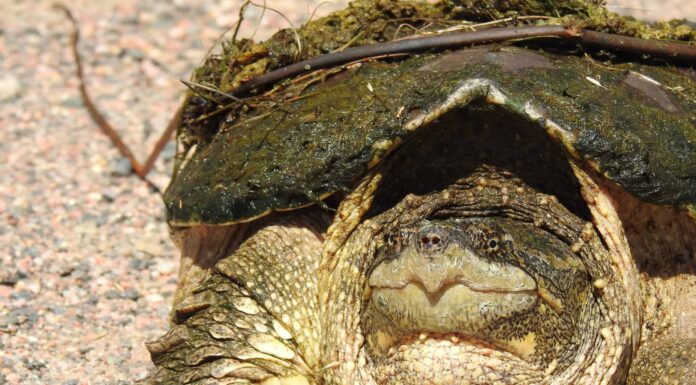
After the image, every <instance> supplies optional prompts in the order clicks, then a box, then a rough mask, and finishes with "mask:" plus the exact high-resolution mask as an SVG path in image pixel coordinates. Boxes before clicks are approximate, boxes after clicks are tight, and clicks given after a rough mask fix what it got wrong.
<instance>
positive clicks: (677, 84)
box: [165, 45, 696, 226]
mask: <svg viewBox="0 0 696 385" xmlns="http://www.w3.org/2000/svg"><path fill="white" fill-rule="evenodd" d="M690 71H691V72H690ZM472 103H473V104H476V103H487V104H490V105H494V106H498V107H499V108H502V109H504V110H506V111H508V112H511V113H513V114H514V115H515V116H518V117H519V119H525V120H528V121H531V122H534V123H535V124H536V125H538V127H539V129H540V130H544V131H545V132H546V133H548V135H550V136H551V137H552V138H553V139H554V140H556V141H558V142H559V143H561V144H562V147H563V148H564V149H565V150H566V151H567V154H568V156H572V157H575V158H577V159H582V160H584V161H585V162H586V163H587V164H589V165H590V166H591V167H593V168H594V169H595V170H597V171H598V172H600V173H601V174H602V175H604V176H605V177H606V178H608V179H610V180H612V181H614V182H616V183H617V184H619V185H620V186H622V187H623V188H624V189H625V190H626V191H628V192H629V193H631V194H632V195H634V196H635V197H637V198H639V199H642V200H644V201H647V202H650V203H655V204H663V205H675V206H682V207H690V208H691V209H693V208H694V207H696V113H695V112H694V111H696V85H695V84H694V73H693V71H692V70H685V69H678V68H674V67H667V66H665V67H659V66H652V65H647V64H637V63H624V64H620V65H613V66H608V65H603V64H598V63H596V62H594V61H592V60H591V59H588V58H586V57H582V56H576V55H565V54H555V53H549V52H541V51H538V50H531V49H525V48H520V47H516V46H506V45H503V46H501V45H495V46H481V47H475V48H466V49H461V50H457V51H450V52H445V53H439V54H421V55H416V56H411V57H409V58H407V59H403V60H400V61H391V62H384V61H374V62H369V63H363V64H361V65H354V66H352V67H349V68H346V69H345V70H344V71H343V72H341V73H339V74H338V75H334V76H333V77H331V78H329V79H328V80H327V81H325V82H323V83H321V84H316V85H313V86H311V87H309V88H307V89H306V90H305V91H304V93H303V96H302V97H301V98H296V100H294V101H286V102H282V103H280V104H279V105H277V106H276V107H275V108H273V109H271V110H265V111H261V110H259V111H252V112H251V113H250V114H249V115H248V116H247V117H245V118H244V121H240V122H235V123H234V125H229V126H227V127H225V126H223V127H222V128H221V130H220V131H219V132H218V133H217V134H216V136H215V137H214V139H213V140H212V141H211V142H210V143H209V144H206V145H205V146H202V147H199V148H197V149H196V151H195V153H194V154H193V155H192V156H191V157H190V159H188V161H187V163H186V164H185V166H183V167H182V168H181V169H180V170H179V172H178V173H177V175H176V177H175V179H174V180H173V181H172V183H171V185H170V186H169V188H168V190H167V191H166V194H165V204H166V209H167V215H168V220H169V222H170V223H171V224H172V225H177V226H187V225H193V224H199V223H205V224H230V223H237V222H244V221H249V220H252V219H254V218H258V217H260V216H263V215H265V214H267V213H270V212H273V211H279V210H290V209H295V208H299V207H303V206H307V205H310V204H313V203H316V202H318V201H319V200H320V199H322V198H324V197H326V196H328V195H330V194H332V193H334V192H336V191H339V190H346V189H349V188H350V187H351V186H352V185H353V183H355V181H356V180H357V179H358V178H359V177H360V176H361V175H363V174H364V173H365V172H366V171H367V170H369V169H370V168H372V167H374V166H376V165H377V164H378V163H379V162H380V160H381V159H383V158H384V156H385V155H386V154H388V153H389V152H390V151H391V150H393V149H395V148H396V147H397V146H398V145H399V143H401V142H402V141H403V140H405V139H407V138H408V137H409V136H410V135H412V134H413V132H414V131H416V130H418V129H420V128H422V127H424V126H426V125H427V124H428V123H430V122H432V121H434V120H436V119H438V118H439V117H440V116H442V115H443V114H445V113H447V112H449V111H452V110H455V109H461V108H467V106H468V105H470V104H472Z"/></svg>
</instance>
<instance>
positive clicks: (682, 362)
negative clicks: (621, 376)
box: [626, 338, 696, 385]
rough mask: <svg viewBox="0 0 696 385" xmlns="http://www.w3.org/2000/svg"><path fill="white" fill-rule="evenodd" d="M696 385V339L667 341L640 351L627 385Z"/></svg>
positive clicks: (658, 342)
mask: <svg viewBox="0 0 696 385" xmlns="http://www.w3.org/2000/svg"><path fill="white" fill-rule="evenodd" d="M655 384H665V385H692V384H696V338H665V339H661V340H659V341H655V342H653V343H649V344H646V345H644V346H642V347H641V348H640V351H639V352H638V356H637V357H636V360H635V361H634V362H633V364H632V365H631V370H630V372H629V375H628V381H627V382H626V385H655Z"/></svg>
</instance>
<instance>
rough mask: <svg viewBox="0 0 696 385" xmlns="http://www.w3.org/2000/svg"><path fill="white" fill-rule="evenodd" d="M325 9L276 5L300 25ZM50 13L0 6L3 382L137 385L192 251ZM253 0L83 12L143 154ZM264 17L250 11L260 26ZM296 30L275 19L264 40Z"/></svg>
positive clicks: (76, 5) (107, 3) (121, 115)
mask: <svg viewBox="0 0 696 385" xmlns="http://www.w3.org/2000/svg"><path fill="white" fill-rule="evenodd" d="M689 1H691V0H671V1H670V0H667V1H662V2H660V3H659V4H660V6H659V8H658V7H657V6H651V5H650V4H648V1H628V0H616V1H614V2H613V3H614V4H615V5H616V8H614V9H616V10H620V11H630V12H634V13H636V14H637V15H639V16H643V17H645V16H648V17H650V18H659V17H660V15H661V13H658V12H657V9H659V10H660V11H661V12H665V13H666V12H671V11H672V10H674V9H681V12H677V13H676V16H679V17H684V16H686V17H689V18H691V19H692V20H696V15H693V14H691V15H689V14H687V13H685V12H684V10H686V11H689V12H692V13H693V12H696V9H693V8H694V7H688V6H687V4H688V2H689ZM319 2H320V1H317V0H302V1H293V2H290V1H287V0H285V1H283V0H276V1H272V0H269V1H268V4H269V5H270V6H272V7H275V8H277V9H278V10H280V11H281V12H283V13H284V14H286V15H287V16H288V17H289V18H290V19H291V20H292V21H293V23H295V24H296V25H299V24H300V23H301V22H302V21H303V20H305V19H306V17H307V16H308V15H309V14H310V13H311V10H312V9H313V8H314V7H315V6H316V5H317V4H319ZM51 3H52V2H49V1H12V0H0V9H2V13H1V14H0V53H1V54H0V385H5V384H61V385H78V384H128V383H130V382H131V381H135V380H138V379H141V378H143V377H144V376H145V374H146V372H147V370H148V369H149V367H150V362H149V356H148V353H147V351H146V350H145V348H144V346H143V342H144V341H147V340H151V339H154V338H156V337H158V336H160V335H161V334H162V333H163V332H164V331H165V328H166V318H167V313H168V310H169V309H168V308H169V303H170V301H171V295H172V293H173V291H174V288H175V284H176V272H177V255H176V251H175V250H174V248H173V246H172V245H171V243H170V242H169V239H168V235H167V228H166V225H165V224H164V220H163V210H162V205H161V202H160V197H159V196H158V194H156V193H155V192H153V191H151V190H150V189H149V188H148V187H147V186H146V185H145V184H143V183H142V182H141V181H139V180H138V179H137V178H135V177H133V176H131V175H129V168H128V164H127V163H124V161H123V159H122V158H121V157H120V156H119V154H118V153H117V151H116V150H115V149H114V148H113V147H112V146H111V145H110V144H109V142H108V141H107V140H106V139H105V138H104V137H103V136H102V135H101V134H100V133H99V131H98V130H97V129H96V127H95V125H94V124H93V123H92V122H91V120H90V119H89V117H88V116H87V114H86V111H85V109H84V107H83V105H82V102H81V101H80V98H79V95H78V93H77V91H76V88H77V81H76V78H75V76H74V64H73V62H72V60H71V57H70V55H69V47H68V36H69V31H70V30H69V25H68V24H67V22H66V20H65V19H64V17H63V16H62V15H61V14H60V13H59V12H57V11H55V10H54V9H52V8H51ZM241 3H242V1H241V0H221V1H214V2H212V1H211V2H206V3H203V2H197V1H192V0H189V1H184V0H170V1H147V2H146V1H133V0H129V1H123V0H101V1H98V2H95V1H87V0H78V1H72V2H71V7H72V9H73V12H74V13H75V16H76V18H77V19H78V20H79V23H80V26H81V28H82V42H81V45H80V50H81V52H82V55H83V58H84V64H85V66H86V68H85V70H86V74H87V77H88V82H89V88H90V90H91V92H92V93H93V96H94V98H95V100H96V102H97V104H98V105H99V106H100V109H101V110H102V111H103V112H104V113H105V114H106V116H107V117H108V119H109V120H110V121H111V122H112V124H113V125H114V126H115V127H117V128H118V129H119V131H120V132H121V133H122V134H123V136H124V139H125V141H126V142H127V143H129V144H130V145H131V146H132V149H133V150H134V152H135V153H136V154H137V155H139V156H140V158H144V157H145V156H146V154H147V151H148V149H149V148H151V146H152V144H153V143H154V141H156V139H157V136H158V134H159V133H160V132H161V130H163V128H164V127H165V125H166V123H167V122H168V120H169V118H170V117H171V114H172V112H173V111H174V110H175V109H176V106H177V103H178V102H179V100H180V96H181V92H182V86H181V85H180V83H179V81H178V79H181V78H184V79H186V78H188V74H189V72H190V70H191V68H193V67H194V66H195V65H196V64H197V63H199V62H200V60H201V59H202V58H203V56H204V54H205V52H206V50H207V48H208V47H209V46H210V45H211V44H212V43H213V42H214V41H215V40H216V38H217V37H218V35H219V34H220V33H221V32H222V31H224V30H225V29H226V28H228V27H229V26H230V25H232V23H234V21H235V20H236V18H237V14H238V9H239V6H240V4H241ZM342 3H345V2H343V1H334V2H333V3H332V4H328V5H324V6H322V7H321V9H320V14H323V13H327V12H329V11H331V10H332V9H337V8H339V7H340V6H341V4H342ZM678 3H680V4H681V5H680V4H678ZM653 4H654V2H653ZM671 4H676V5H671ZM651 7H654V8H651ZM259 14H260V12H259V10H251V11H250V14H249V16H250V18H249V21H248V23H247V24H245V25H246V28H245V29H246V30H247V31H251V30H253V25H254V18H258V16H259ZM670 15H673V14H670ZM285 23H286V22H285V21H284V20H283V19H282V18H280V17H278V16H276V15H274V14H273V13H272V12H268V13H267V15H266V17H264V19H263V22H262V24H261V26H260V28H259V33H258V34H257V37H259V38H263V37H267V36H268V35H269V34H270V32H272V31H275V30H277V29H279V28H281V27H285V26H286V24H285ZM173 155H174V147H173V145H170V146H169V147H168V148H167V149H166V150H165V152H164V154H163V156H162V157H161V158H160V160H159V161H158V163H157V164H156V167H155V170H154V171H153V172H152V173H151V174H150V177H151V179H152V180H153V181H154V182H155V183H156V184H157V185H159V186H162V187H164V186H166V183H167V181H168V177H169V171H170V168H171V162H172V157H173Z"/></svg>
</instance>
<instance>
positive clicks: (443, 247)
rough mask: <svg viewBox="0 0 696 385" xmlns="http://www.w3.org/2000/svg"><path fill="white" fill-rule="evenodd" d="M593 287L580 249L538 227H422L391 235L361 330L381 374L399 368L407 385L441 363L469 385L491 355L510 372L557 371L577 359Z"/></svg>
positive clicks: (488, 223)
mask: <svg viewBox="0 0 696 385" xmlns="http://www.w3.org/2000/svg"><path fill="white" fill-rule="evenodd" d="M431 198H432V199H438V197H431ZM591 286H592V285H591V282H590V278H589V276H588V274H587V271H586V270H585V268H584V266H583V264H582V263H581V262H580V260H579V259H578V257H577V256H576V255H575V254H573V252H572V251H571V250H570V248H569V247H568V246H567V245H565V244H563V243H562V242H561V241H560V240H559V239H558V238H557V237H555V236H553V235H552V234H551V233H548V232H544V231H540V230H538V229H535V228H534V226H533V225H529V224H525V223H521V222H518V221H515V220H511V219H508V218H502V217H485V218H471V217H465V216H456V215H455V216H453V217H449V218H445V219H440V218H438V219H435V220H431V219H429V218H420V219H417V220H415V221H413V222H410V223H406V224H396V225H394V226H392V227H391V228H389V229H387V230H386V231H385V233H384V236H383V238H382V242H381V245H380V246H378V247H377V248H376V253H375V258H374V261H373V263H372V268H371V269H370V272H369V274H368V278H367V288H366V296H365V298H366V299H365V305H364V312H363V317H362V325H361V326H362V329H363V331H364V333H365V336H366V341H367V344H366V346H367V350H368V352H369V355H370V356H371V357H372V360H373V362H375V364H376V365H375V372H377V373H389V372H390V371H391V370H393V369H395V368H397V367H398V368H399V372H400V373H401V372H406V373H408V374H407V375H404V379H405V378H409V377H410V378H422V377H423V376H424V375H426V376H427V373H429V372H432V367H431V366H424V365H417V364H416V363H418V362H422V361H423V360H432V359H434V358H436V359H437V360H438V361H439V362H440V363H441V364H442V365H444V367H443V368H442V369H443V370H445V371H447V366H450V367H451V368H452V371H451V372H450V374H451V375H452V379H453V380H456V381H464V380H467V379H469V378H467V375H466V374H465V373H464V372H462V373H460V374H459V375H457V374H456V373H455V368H461V367H462V365H461V364H462V363H463V362H478V361H482V360H483V357H485V356H486V355H491V354H493V355H497V356H499V357H500V358H501V359H504V360H505V361H506V362H508V363H512V362H514V363H515V364H514V365H510V368H512V367H513V366H514V367H515V368H524V367H537V368H545V369H548V368H550V367H551V368H552V370H554V369H556V367H557V366H558V363H559V362H569V360H568V359H567V358H568V357H570V356H572V355H574V354H575V353H576V350H577V348H578V346H579V339H580V336H581V332H582V330H581V329H582V328H583V327H585V326H586V325H583V323H582V322H578V320H582V318H583V316H582V314H581V313H582V312H586V311H588V309H589V308H590V307H591V306H592V305H591V301H592V290H591ZM414 358H415V359H414ZM402 362H409V365H407V366H406V367H403V366H400V363H402ZM420 368H424V372H421V371H420ZM504 372H505V370H501V371H500V372H499V373H504ZM506 374H513V373H506ZM377 377H380V376H379V374H378V375H377ZM404 379H400V380H399V381H400V382H403V381H404ZM382 380H385V381H386V382H385V383H389V380H388V379H387V376H384V377H383V378H382Z"/></svg>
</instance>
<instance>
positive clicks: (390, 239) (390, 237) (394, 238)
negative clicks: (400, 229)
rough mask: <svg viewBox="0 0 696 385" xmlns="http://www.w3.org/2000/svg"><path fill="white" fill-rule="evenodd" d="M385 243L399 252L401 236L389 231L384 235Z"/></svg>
mask: <svg viewBox="0 0 696 385" xmlns="http://www.w3.org/2000/svg"><path fill="white" fill-rule="evenodd" d="M384 241H385V243H386V244H387V245H388V246H389V247H390V248H391V249H393V250H394V251H396V252H399V251H400V249H401V237H400V236H399V234H394V233H389V234H387V235H386V236H385V240H384Z"/></svg>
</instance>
